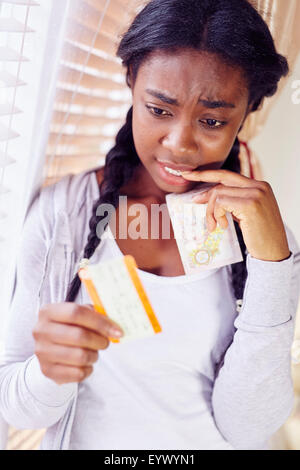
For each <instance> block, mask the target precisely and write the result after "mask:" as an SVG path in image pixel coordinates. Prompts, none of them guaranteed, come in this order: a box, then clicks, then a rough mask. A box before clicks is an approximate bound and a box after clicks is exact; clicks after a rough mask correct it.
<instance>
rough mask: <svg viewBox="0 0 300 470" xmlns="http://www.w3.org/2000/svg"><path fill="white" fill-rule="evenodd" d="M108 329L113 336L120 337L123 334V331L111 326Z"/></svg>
mask: <svg viewBox="0 0 300 470" xmlns="http://www.w3.org/2000/svg"><path fill="white" fill-rule="evenodd" d="M109 331H110V334H111V336H113V337H117V338H120V337H121V336H123V332H122V331H120V330H117V329H116V328H112V329H111V330H109Z"/></svg>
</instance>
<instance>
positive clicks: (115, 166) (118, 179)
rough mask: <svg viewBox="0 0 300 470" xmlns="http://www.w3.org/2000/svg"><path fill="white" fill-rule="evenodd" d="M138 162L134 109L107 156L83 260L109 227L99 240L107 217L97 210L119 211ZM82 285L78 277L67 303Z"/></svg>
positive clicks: (89, 256) (72, 285) (72, 283)
mask: <svg viewBox="0 0 300 470" xmlns="http://www.w3.org/2000/svg"><path fill="white" fill-rule="evenodd" d="M139 162H140V160H139V157H138V155H137V153H136V150H135V147H134V142H133V135H132V107H131V108H130V109H129V111H128V113H127V117H126V123H125V124H124V126H123V127H122V128H121V129H120V130H119V132H118V134H117V136H116V145H115V146H114V147H113V148H112V149H111V150H110V151H109V152H108V154H107V156H106V159H105V166H104V177H103V181H102V182H101V184H100V186H99V191H100V196H99V199H97V200H96V201H95V202H94V204H93V210H92V216H91V218H90V221H89V228H90V233H89V235H88V239H87V244H86V246H85V247H84V251H83V258H87V259H89V258H91V256H92V255H93V254H94V252H95V250H96V248H97V246H98V245H99V244H100V242H101V235H102V234H103V232H104V231H105V229H106V227H107V225H108V222H107V223H106V225H105V226H104V227H103V230H102V233H101V235H100V237H99V236H98V235H99V232H98V233H97V226H98V223H99V222H101V220H103V218H104V217H105V216H104V215H101V216H97V215H96V212H97V208H98V207H99V205H101V204H112V205H113V206H114V207H115V208H117V207H118V205H119V194H120V189H121V188H122V186H123V185H124V184H126V183H127V182H128V181H129V180H130V178H131V177H132V175H133V172H134V169H135V167H136V166H138V164H139ZM80 285H81V280H80V277H79V276H78V274H76V275H75V277H74V279H73V280H72V282H71V283H70V285H69V288H68V292H67V296H66V302H74V300H75V299H76V296H77V294H78V291H79V288H80Z"/></svg>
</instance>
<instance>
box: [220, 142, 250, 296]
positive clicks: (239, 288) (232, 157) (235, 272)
mask: <svg viewBox="0 0 300 470" xmlns="http://www.w3.org/2000/svg"><path fill="white" fill-rule="evenodd" d="M239 153H240V142H239V139H238V137H237V138H236V139H235V142H234V144H233V147H232V149H231V152H230V154H229V156H228V158H227V160H226V162H225V163H224V165H223V167H222V168H223V169H225V170H230V171H234V172H235V173H240V172H241V164H240V159H239ZM234 225H235V229H236V233H237V237H238V241H239V244H240V248H241V252H242V255H243V261H241V262H240V263H234V264H232V265H231V269H232V286H233V290H234V295H235V298H236V300H241V299H243V295H244V288H245V283H246V279H247V276H248V272H247V267H246V245H245V242H244V238H243V234H242V231H241V229H240V226H239V224H238V223H237V222H235V221H234Z"/></svg>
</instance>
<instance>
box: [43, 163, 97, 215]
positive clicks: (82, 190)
mask: <svg viewBox="0 0 300 470" xmlns="http://www.w3.org/2000/svg"><path fill="white" fill-rule="evenodd" d="M102 171H103V167H99V168H93V169H90V170H86V171H83V172H81V173H77V174H67V175H65V176H63V177H62V178H61V179H60V180H59V181H57V182H56V183H54V184H52V185H50V186H45V187H44V188H43V189H42V190H41V194H40V196H41V202H44V203H46V204H47V205H48V204H49V202H51V203H52V205H53V211H54V215H56V214H58V213H59V212H66V213H67V214H68V215H71V214H74V213H76V211H78V210H80V208H81V206H82V204H83V203H88V202H89V201H90V200H94V199H95V198H96V197H98V193H99V188H98V185H99V180H100V179H101V174H102Z"/></svg>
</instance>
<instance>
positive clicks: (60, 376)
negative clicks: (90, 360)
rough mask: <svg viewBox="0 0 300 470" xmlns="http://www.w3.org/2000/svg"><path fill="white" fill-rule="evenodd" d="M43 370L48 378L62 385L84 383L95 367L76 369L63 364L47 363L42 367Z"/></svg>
mask: <svg viewBox="0 0 300 470" xmlns="http://www.w3.org/2000/svg"><path fill="white" fill-rule="evenodd" d="M41 370H42V372H43V374H44V375H46V377H49V379H52V380H54V382H56V383H57V384H59V385H61V384H65V383H72V382H74V383H78V382H82V381H83V380H85V379H86V378H87V377H89V376H90V375H91V373H92V372H93V367H92V366H87V367H74V366H66V365H63V364H51V363H45V364H42V365H41Z"/></svg>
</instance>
